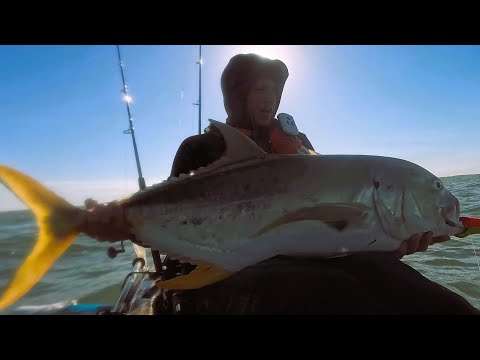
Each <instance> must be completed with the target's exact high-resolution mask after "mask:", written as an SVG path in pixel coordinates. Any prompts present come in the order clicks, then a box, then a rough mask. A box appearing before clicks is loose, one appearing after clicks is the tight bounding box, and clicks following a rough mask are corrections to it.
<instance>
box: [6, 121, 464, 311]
mask: <svg viewBox="0 0 480 360" xmlns="http://www.w3.org/2000/svg"><path fill="white" fill-rule="evenodd" d="M210 121H211V122H212V123H214V125H216V126H217V127H218V129H219V130H220V131H221V132H222V134H223V136H224V139H225V142H226V152H225V154H224V156H222V158H221V159H219V160H218V161H216V162H214V163H213V164H211V165H209V166H208V167H206V168H200V169H198V170H197V171H192V172H191V173H190V174H182V175H181V176H179V177H178V178H170V179H169V180H167V181H165V182H163V183H161V184H156V185H153V186H151V187H148V188H147V189H145V190H142V191H139V192H137V193H135V194H133V195H132V196H130V197H128V198H126V199H122V200H121V201H120V203H121V206H122V207H123V208H124V210H125V214H126V219H127V221H128V223H129V224H130V225H131V231H132V233H133V234H135V237H136V240H137V241H139V242H141V243H142V244H143V245H144V246H147V247H151V248H153V249H156V250H159V251H160V253H162V254H167V255H169V256H170V257H171V258H176V259H179V260H180V261H188V262H190V263H192V264H196V265H197V267H196V268H195V269H194V271H193V272H191V273H190V274H188V275H184V276H179V277H177V278H174V279H171V280H166V281H158V282H157V285H158V286H159V287H166V288H171V289H189V288H198V287H202V286H205V285H208V284H212V283H214V282H217V281H220V280H222V279H224V278H226V277H228V276H229V275H231V274H232V273H234V272H236V271H239V270H241V269H242V268H245V267H247V266H249V265H252V264H255V263H257V262H259V261H262V260H264V259H267V258H270V257H272V256H275V255H280V254H282V255H294V256H319V257H333V256H341V255H348V254H350V253H354V252H360V251H389V252H390V251H395V250H397V249H398V248H399V246H400V244H401V242H402V241H403V240H405V239H407V238H409V237H410V236H411V235H412V234H415V233H423V232H426V231H432V232H433V236H441V235H456V234H459V233H461V232H462V231H463V230H464V226H463V224H462V223H461V222H460V221H459V218H460V206H459V202H458V200H457V199H456V198H455V196H454V195H452V194H451V193H450V191H449V190H448V189H446V188H445V186H444V184H443V183H442V181H441V180H440V179H439V178H438V177H436V176H435V175H433V174H431V173H430V172H429V171H427V170H425V169H424V168H422V167H420V166H418V165H416V164H413V163H411V162H408V161H405V160H401V159H396V158H389V157H382V156H366V155H300V154H297V155H275V154H268V153H265V152H264V151H263V150H262V149H261V148H260V147H258V146H257V145H256V144H255V143H254V142H253V141H252V140H251V139H249V138H248V137H246V136H245V135H243V134H242V133H241V132H239V131H238V130H236V129H235V128H233V127H230V126H228V125H226V124H223V123H221V122H217V121H213V120H210ZM0 180H1V181H2V182H3V183H4V184H5V185H6V186H7V187H9V188H10V189H11V190H12V191H13V192H14V193H15V194H16V195H17V196H18V197H19V198H20V199H21V200H22V201H23V202H25V204H27V205H28V206H29V207H30V208H31V209H32V211H33V212H34V214H35V216H36V219H37V222H38V226H39V229H40V233H39V237H38V240H37V242H36V245H35V247H34V249H33V250H32V253H31V254H30V255H29V256H28V257H27V259H26V260H25V262H24V263H23V264H22V266H21V267H20V268H19V270H18V271H17V274H16V276H15V278H14V279H13V281H12V282H11V284H10V286H9V288H8V289H7V290H6V292H5V293H4V295H3V297H2V298H1V299H0V309H1V308H5V307H6V306H9V305H11V304H12V303H14V302H15V301H17V300H18V299H19V298H20V297H21V296H23V295H24V294H25V293H26V292H28V291H29V290H30V289H31V288H32V287H33V286H34V285H35V284H36V283H37V282H38V281H39V280H40V279H41V277H42V276H43V275H44V274H45V273H46V271H48V269H49V268H50V267H51V266H52V265H53V263H54V262H55V261H56V259H58V257H59V256H60V255H61V254H62V253H63V252H64V251H65V250H66V249H67V248H68V247H69V246H70V244H71V243H72V242H73V240H74V239H75V238H76V237H77V236H78V235H79V233H80V232H81V231H82V226H81V225H80V226H78V225H77V224H76V219H78V217H79V213H80V212H81V211H82V210H81V209H79V208H77V207H74V206H72V205H71V204H69V203H68V202H66V201H65V200H63V199H62V198H60V197H58V196H57V195H55V194H53V193H52V192H50V191H49V190H47V189H45V188H44V187H43V186H42V185H40V184H39V183H38V182H36V181H35V180H33V179H31V178H30V177H28V176H26V175H24V174H22V173H20V172H18V171H16V170H14V169H11V168H9V167H4V166H0Z"/></svg>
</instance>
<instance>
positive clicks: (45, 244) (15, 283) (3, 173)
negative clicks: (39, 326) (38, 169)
mask: <svg viewBox="0 0 480 360" xmlns="http://www.w3.org/2000/svg"><path fill="white" fill-rule="evenodd" d="M0 182H1V183H3V184H4V185H5V186H6V187H7V188H8V189H9V190H11V191H12V192H13V193H14V194H15V195H16V196H17V197H18V198H19V199H20V200H21V201H22V202H23V203H24V204H25V205H27V206H28V207H29V208H30V210H31V211H32V212H33V214H34V215H35V219H36V222H37V226H38V228H39V235H38V238H37V241H36V243H35V245H34V247H33V249H32V251H31V253H30V254H29V255H28V256H27V258H26V259H25V261H24V262H23V264H22V265H21V266H20V268H19V269H18V270H17V272H16V274H15V277H14V278H13V280H12V281H11V283H10V284H9V286H8V288H7V290H6V291H5V292H4V294H3V295H2V297H1V298H0V310H2V309H4V308H6V307H8V306H10V305H12V304H14V303H15V302H16V301H17V300H18V299H20V298H21V297H22V296H23V295H25V294H26V293H27V292H28V291H29V290H30V289H31V288H33V287H34V286H35V284H36V283H37V282H38V281H39V280H40V279H41V278H42V277H43V276H44V275H45V273H46V272H47V271H48V270H49V269H50V268H51V267H52V265H53V264H54V263H55V261H56V260H57V259H58V258H59V257H60V256H61V255H62V254H63V253H64V252H65V250H67V249H68V247H69V246H70V245H71V244H72V242H73V240H75V238H76V237H77V236H78V235H79V233H80V232H79V231H78V230H77V229H76V228H77V219H78V216H79V214H80V213H81V211H82V210H81V209H79V208H76V207H75V206H73V205H71V204H70V203H68V202H67V201H65V200H64V199H62V198H61V197H59V196H57V195H56V194H54V193H53V192H51V191H50V190H48V189H46V188H45V187H44V186H43V185H41V184H40V183H38V182H37V181H35V180H34V179H32V178H31V177H29V176H27V175H25V174H22V173H21V172H19V171H17V170H14V169H12V168H9V167H7V166H1V165H0Z"/></svg>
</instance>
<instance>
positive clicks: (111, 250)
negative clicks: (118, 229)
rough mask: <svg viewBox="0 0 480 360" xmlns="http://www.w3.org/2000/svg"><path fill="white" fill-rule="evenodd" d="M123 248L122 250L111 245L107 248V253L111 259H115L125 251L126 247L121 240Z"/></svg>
mask: <svg viewBox="0 0 480 360" xmlns="http://www.w3.org/2000/svg"><path fill="white" fill-rule="evenodd" d="M120 244H121V246H122V248H121V249H120V250H117V249H115V248H114V247H113V246H110V247H109V248H108V250H107V255H108V257H109V258H110V259H115V258H116V257H117V255H118V254H121V253H124V252H125V247H124V246H123V241H121V243H120Z"/></svg>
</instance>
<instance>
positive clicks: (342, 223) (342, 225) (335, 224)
mask: <svg viewBox="0 0 480 360" xmlns="http://www.w3.org/2000/svg"><path fill="white" fill-rule="evenodd" d="M325 224H327V225H328V226H330V227H332V228H334V229H337V230H338V231H340V232H341V231H342V230H343V229H345V228H346V227H347V225H348V222H347V221H345V220H337V221H327V222H326V223H325Z"/></svg>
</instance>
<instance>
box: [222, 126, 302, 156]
mask: <svg viewBox="0 0 480 360" xmlns="http://www.w3.org/2000/svg"><path fill="white" fill-rule="evenodd" d="M235 128H236V129H237V130H239V131H241V132H242V133H244V134H245V135H247V136H248V137H249V138H250V139H252V140H254V141H255V142H256V143H257V145H258V146H260V147H261V148H262V149H263V150H264V151H266V152H272V153H275V154H296V153H297V150H298V149H300V148H301V147H302V146H303V144H302V141H301V140H300V139H299V138H298V137H297V136H295V135H290V134H287V133H286V132H285V131H283V129H282V127H281V125H280V122H279V121H278V120H277V119H275V120H274V124H273V126H272V127H271V131H270V143H271V151H270V149H269V146H268V144H267V143H265V142H264V141H262V140H260V139H254V138H253V131H251V130H248V129H244V128H240V127H237V126H235ZM213 132H214V133H215V134H216V135H219V136H221V133H220V131H219V130H218V129H217V128H213Z"/></svg>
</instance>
